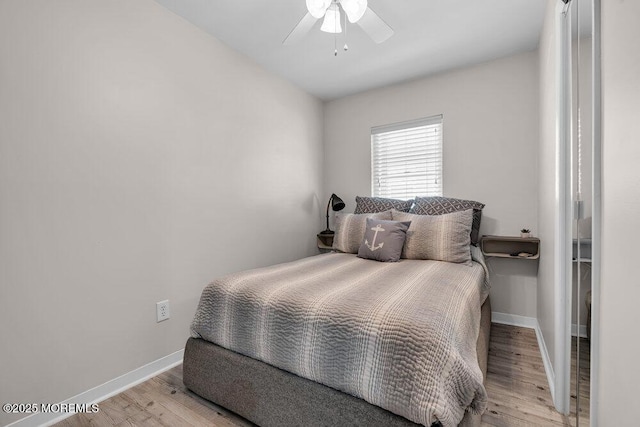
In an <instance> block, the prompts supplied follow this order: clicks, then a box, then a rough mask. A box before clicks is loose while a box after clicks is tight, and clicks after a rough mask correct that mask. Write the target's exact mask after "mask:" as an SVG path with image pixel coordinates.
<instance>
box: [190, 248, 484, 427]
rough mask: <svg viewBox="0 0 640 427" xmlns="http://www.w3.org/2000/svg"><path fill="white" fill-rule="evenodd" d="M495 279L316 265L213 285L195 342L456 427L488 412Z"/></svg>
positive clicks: (442, 266)
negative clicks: (481, 338) (486, 345)
mask: <svg viewBox="0 0 640 427" xmlns="http://www.w3.org/2000/svg"><path fill="white" fill-rule="evenodd" d="M473 249H474V250H476V248H473ZM476 252H477V250H476ZM487 277H488V275H487V274H486V267H485V266H484V263H483V262H480V263H476V262H474V263H472V265H461V264H452V263H446V262H439V261H419V260H404V259H403V260H401V261H400V262H397V263H382V262H376V261H371V260H365V259H361V258H358V257H356V256H355V255H351V254H342V253H329V254H323V255H317V256H313V257H309V258H304V259H301V260H298V261H294V262H290V263H286V264H280V265H276V266H272V267H267V268H261V269H256V270H251V271H246V272H242V273H237V274H231V275H228V276H226V277H223V278H221V279H219V280H216V281H214V282H213V283H211V284H210V285H208V286H207V287H206V288H205V289H204V291H203V293H202V297H201V299H200V303H199V306H198V309H197V311H196V314H195V318H194V320H193V323H192V325H191V333H192V336H193V337H196V338H203V339H205V340H208V341H211V342H213V343H215V344H218V345H220V346H222V347H225V348H227V349H229V350H233V351H235V352H238V353H241V354H244V355H246V356H249V357H252V358H254V359H258V360H261V361H263V362H266V363H268V364H271V365H273V366H276V367H278V368H280V369H284V370H286V371H289V372H292V373H294V374H297V375H299V376H302V377H305V378H308V379H310V380H313V381H316V382H319V383H322V384H325V385H327V386H329V387H333V388H335V389H338V390H341V391H343V392H346V393H349V394H352V395H354V396H356V397H359V398H361V399H364V400H366V401H367V402H369V403H372V404H374V405H377V406H380V407H382V408H384V409H387V410H388V411H391V412H393V413H396V414H398V415H401V416H403V417H405V418H408V419H409V420H411V421H414V422H417V423H420V424H424V425H427V426H428V425H431V424H432V423H433V422H435V421H440V422H441V423H442V425H443V426H445V427H448V426H457V425H458V423H459V422H460V420H461V419H462V417H463V416H464V412H465V410H469V411H472V412H474V413H477V412H482V411H483V410H484V409H485V407H486V404H487V397H486V392H485V389H484V386H483V381H482V373H481V371H480V368H479V366H478V362H477V356H476V341H477V338H478V333H479V324H480V306H481V304H482V303H483V302H484V299H485V298H486V295H487V293H488V283H487Z"/></svg>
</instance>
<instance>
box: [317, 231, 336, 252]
mask: <svg viewBox="0 0 640 427" xmlns="http://www.w3.org/2000/svg"><path fill="white" fill-rule="evenodd" d="M334 235H335V234H325V233H318V234H317V237H318V242H317V243H318V249H319V250H320V252H330V251H331V250H332V249H333V236H334Z"/></svg>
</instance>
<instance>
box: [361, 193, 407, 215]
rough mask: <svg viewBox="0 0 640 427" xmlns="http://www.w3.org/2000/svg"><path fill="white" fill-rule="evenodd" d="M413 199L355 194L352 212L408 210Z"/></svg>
mask: <svg viewBox="0 0 640 427" xmlns="http://www.w3.org/2000/svg"><path fill="white" fill-rule="evenodd" d="M411 205H413V200H399V199H386V198H384V197H362V196H356V210H355V211H354V213H356V214H363V213H375V212H383V211H388V210H390V209H397V210H399V211H401V212H409V209H411Z"/></svg>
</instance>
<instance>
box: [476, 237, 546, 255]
mask: <svg viewBox="0 0 640 427" xmlns="http://www.w3.org/2000/svg"><path fill="white" fill-rule="evenodd" d="M480 248H481V249H482V253H483V254H484V255H485V256H487V257H495V258H511V259H538V258H540V239H538V238H537V237H517V236H482V239H481V240H480ZM520 254H523V255H520ZM524 254H528V255H524Z"/></svg>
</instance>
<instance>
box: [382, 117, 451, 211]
mask: <svg viewBox="0 0 640 427" xmlns="http://www.w3.org/2000/svg"><path fill="white" fill-rule="evenodd" d="M371 194H372V195H373V196H374V197H388V198H393V199H405V200H406V199H411V198H413V197H415V196H442V115H438V116H433V117H428V118H425V119H418V120H412V121H410V122H403V123H394V124H391V125H385V126H377V127H374V128H371Z"/></svg>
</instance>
